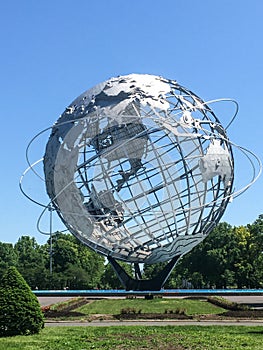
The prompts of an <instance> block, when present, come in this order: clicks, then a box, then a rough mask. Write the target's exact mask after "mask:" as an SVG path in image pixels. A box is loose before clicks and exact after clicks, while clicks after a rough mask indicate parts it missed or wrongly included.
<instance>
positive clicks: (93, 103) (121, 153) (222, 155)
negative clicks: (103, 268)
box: [44, 74, 234, 290]
mask: <svg viewBox="0 0 263 350" xmlns="http://www.w3.org/2000/svg"><path fill="white" fill-rule="evenodd" d="M44 173H45V182H46V189H47V193H48V196H49V197H50V199H51V203H52V206H53V208H55V210H56V211H57V213H58V215H59V217H60V218H61V220H62V221H63V223H64V224H65V226H66V227H67V228H68V230H69V231H70V232H71V233H72V234H74V235H75V236H76V237H77V238H78V239H79V240H80V241H81V242H83V243H84V244H86V245H87V246H89V247H90V248H92V249H94V250H95V251H96V252H98V253H101V254H103V255H105V256H106V257H108V259H109V261H110V262H111V263H112V265H113V267H114V269H115V271H116V272H117V274H118V276H119V278H120V279H121V281H122V282H123V284H124V285H125V287H126V289H128V290H129V289H134V290H159V289H160V288H161V287H162V285H163V284H164V282H165V281H166V279H167V278H168V276H169V274H170V272H171V270H172V268H173V267H174V265H175V263H176V262H177V260H178V259H179V258H180V257H181V256H183V255H184V254H185V253H187V252H188V251H190V250H191V249H192V248H193V247H194V246H196V245H197V244H198V243H199V242H201V241H202V240H203V239H204V238H205V237H206V236H207V235H208V234H209V233H210V232H211V230H212V229H213V227H214V226H215V225H216V224H217V223H218V221H219V220H220V218H221V216H222V215H223V213H224V211H225V209H226V206H227V204H228V202H229V200H230V199H231V197H232V194H233V191H232V188H233V180H234V160H233V154H232V149H231V142H230V141H229V139H228V137H227V135H226V130H225V129H224V127H223V126H222V125H221V123H220V121H219V120H218V118H217V117H216V115H215V114H214V112H213V111H212V110H211V108H210V107H209V104H208V103H206V102H204V101H203V100H202V99H200V98H199V97H198V96H197V95H195V94H194V93H193V92H191V91H189V90H188V89H186V88H184V87H182V86H181V85H179V84H178V83H177V82H176V81H172V80H168V79H165V78H162V77H158V76H153V75H144V74H131V75H127V76H119V77H117V78H112V79H109V80H108V81H106V82H104V83H101V84H98V85H97V86H95V87H94V88H92V89H90V90H88V91H86V92H85V93H83V94H82V95H80V96H79V97H78V98H77V99H76V100H75V101H73V102H72V104H70V106H69V107H67V108H66V110H65V111H64V113H63V114H62V115H61V116H60V118H59V119H58V121H57V122H56V123H55V125H54V126H53V128H52V133H51V135H50V138H49V141H48V143H47V146H46V152H45V156H44ZM116 260H122V261H126V262H130V263H134V264H135V272H136V277H137V278H135V279H134V278H131V277H129V276H128V275H127V274H126V273H125V272H124V271H123V269H122V268H121V267H120V265H119V264H118V263H117V261H116ZM164 261H169V263H168V264H167V266H166V268H165V269H164V271H163V272H162V273H161V274H160V275H159V276H158V277H157V278H156V279H155V280H152V281H145V280H142V279H141V273H140V269H139V264H140V263H147V264H153V263H158V262H164Z"/></svg>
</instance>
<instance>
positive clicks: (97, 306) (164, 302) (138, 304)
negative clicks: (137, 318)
mask: <svg viewBox="0 0 263 350" xmlns="http://www.w3.org/2000/svg"><path fill="white" fill-rule="evenodd" d="M125 308H134V309H135V310H137V311H138V310H141V312H142V313H148V312H150V313H164V312H165V310H173V311H175V310H176V309H181V310H182V309H183V310H185V312H186V314H187V315H199V314H217V313H222V312H224V311H225V310H224V309H222V308H220V307H218V306H215V305H212V304H210V303H208V302H206V301H202V300H189V299H165V298H156V299H153V300H145V299H117V300H116V299H104V300H97V301H93V302H92V303H90V304H86V305H84V306H81V307H79V308H78V309H76V310H75V311H78V312H82V313H84V314H86V315H89V314H110V315H117V314H120V311H121V309H125Z"/></svg>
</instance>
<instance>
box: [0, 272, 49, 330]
mask: <svg viewBox="0 0 263 350" xmlns="http://www.w3.org/2000/svg"><path fill="white" fill-rule="evenodd" d="M43 327H44V317H43V313H42V311H41V308H40V305H39V302H38V300H37V298H36V296H35V295H34V294H33V293H32V291H31V290H30V287H29V286H28V284H27V283H26V281H25V280H24V278H23V277H22V276H21V274H20V273H19V272H18V271H17V269H16V268H15V267H9V268H8V270H7V271H6V273H5V274H4V275H3V277H2V280H1V282H0V337H5V336H13V335H27V334H34V333H39V332H40V330H41V329H42V328H43Z"/></svg>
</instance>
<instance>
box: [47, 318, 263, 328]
mask: <svg viewBox="0 0 263 350" xmlns="http://www.w3.org/2000/svg"><path fill="white" fill-rule="evenodd" d="M45 326H46V327H72V326H78V327H90V326H93V327H112V326H253V327H255V326H261V327H263V320H242V321H241V320H231V321H228V320H222V321H213V320H209V321H194V320H191V321H182V320H175V321H156V320H153V321H141V320H140V321H138V320H136V321H92V322H79V321H72V322H69V321H60V322H56V321H54V322H53V321H47V322H46V323H45Z"/></svg>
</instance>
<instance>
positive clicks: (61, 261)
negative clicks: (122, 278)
mask: <svg viewBox="0 0 263 350" xmlns="http://www.w3.org/2000/svg"><path fill="white" fill-rule="evenodd" d="M50 243H51V242H50V239H48V240H47V242H46V243H45V244H42V245H41V244H38V243H37V241H36V239H35V238H32V237H29V236H22V237H20V238H19V239H18V241H17V242H16V243H15V244H9V243H1V242H0V278H1V276H2V275H3V274H4V273H5V271H6V270H7V268H8V267H10V266H15V267H16V268H17V270H18V271H19V272H20V273H21V274H22V276H23V277H24V279H25V280H26V282H27V283H28V284H29V286H30V287H31V288H32V289H65V288H68V289H96V288H99V289H108V288H113V289H115V288H122V286H121V284H120V282H119V280H118V278H117V276H116V275H115V272H114V271H113V269H112V267H111V265H110V264H109V263H107V259H105V258H104V257H103V256H101V255H99V254H97V253H95V252H94V251H92V250H91V249H89V248H87V247H86V246H84V245H83V244H82V243H81V242H79V241H78V240H77V239H76V238H75V237H74V236H73V235H71V234H65V233H61V232H57V233H55V234H54V235H53V237H52V251H51V252H50ZM50 253H52V255H51V258H52V259H50ZM121 264H122V265H123V266H124V268H125V269H126V270H127V271H128V272H129V273H130V274H132V273H133V269H132V266H131V265H130V264H126V263H121ZM164 265H165V263H159V264H154V265H146V264H145V265H144V270H143V277H144V278H152V277H154V276H155V275H156V274H157V273H158V272H159V271H160V270H161V269H162V268H163V266H164ZM164 287H165V288H262V287H263V215H260V216H259V217H258V219H257V220H256V221H255V222H253V223H252V224H248V225H246V226H238V227H236V226H234V227H233V226H231V225H230V224H228V223H226V222H222V223H219V224H218V225H217V226H216V228H215V229H214V230H213V231H212V232H211V233H210V235H208V237H207V238H206V239H205V240H204V241H203V242H202V243H200V244H199V245H197V246H196V247H195V248H194V249H193V250H192V251H191V252H189V253H188V254H186V255H185V256H184V257H182V259H181V260H180V261H179V262H178V264H177V265H176V267H175V269H174V270H173V272H172V274H171V276H170V278H169V279H168V281H167V282H166V285H165V286H164Z"/></svg>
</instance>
